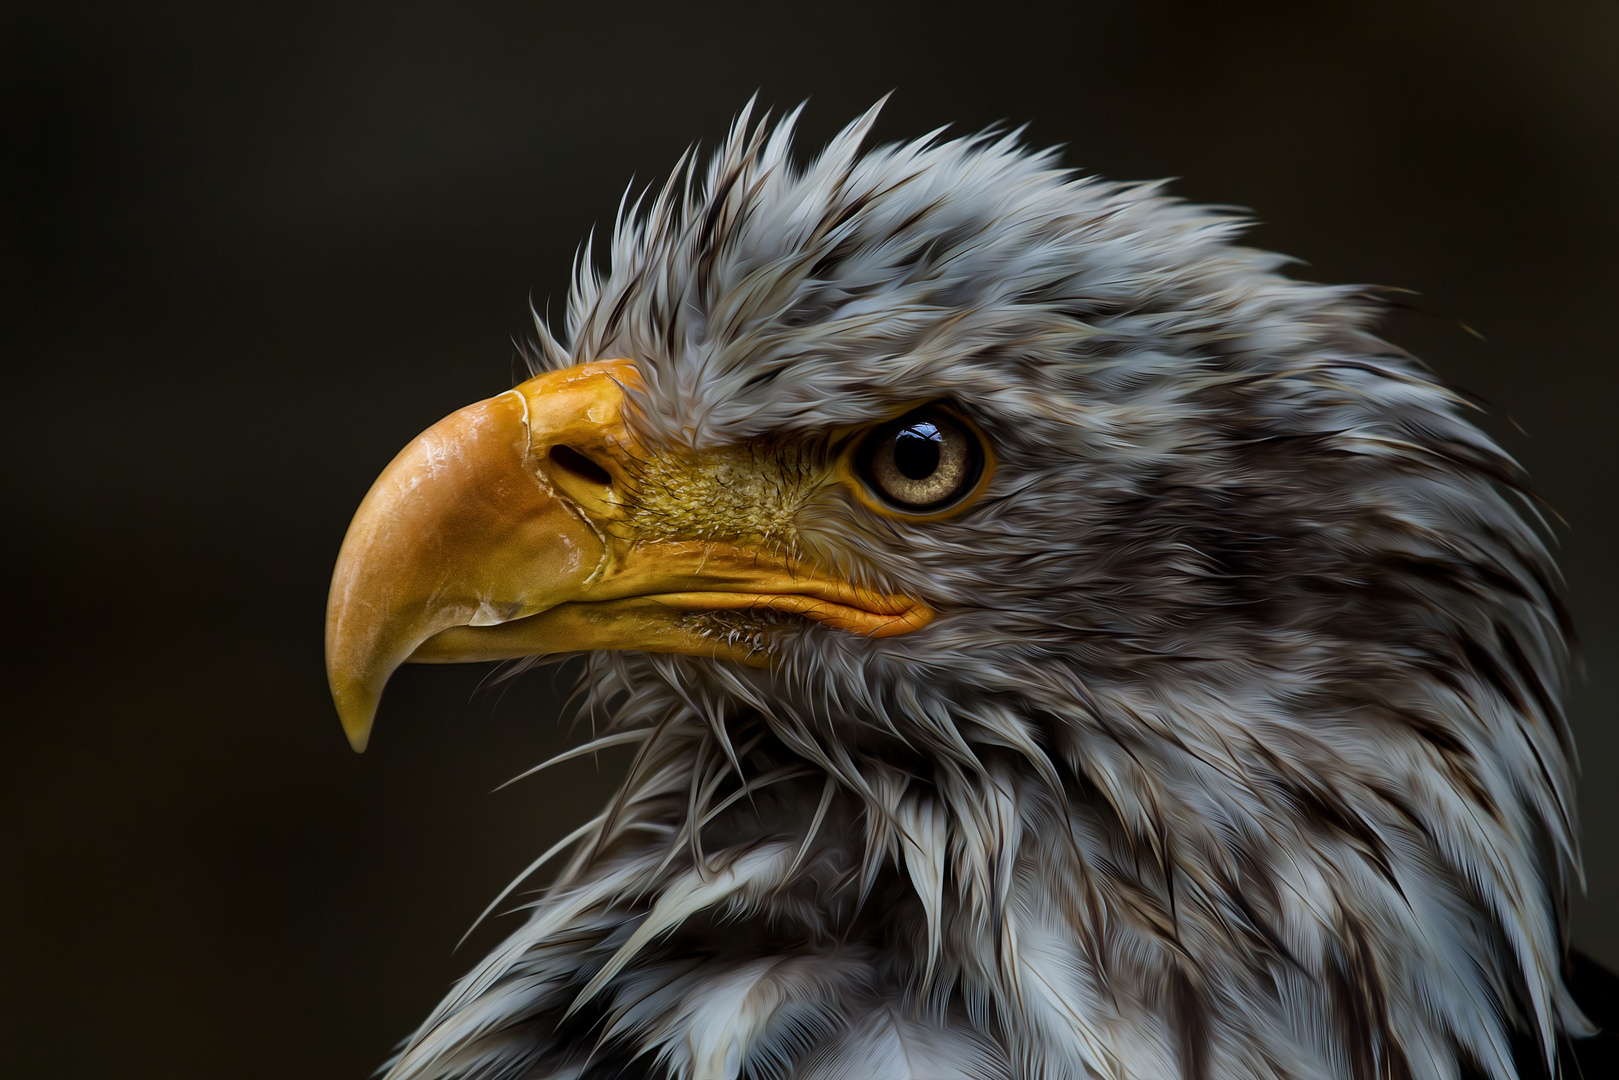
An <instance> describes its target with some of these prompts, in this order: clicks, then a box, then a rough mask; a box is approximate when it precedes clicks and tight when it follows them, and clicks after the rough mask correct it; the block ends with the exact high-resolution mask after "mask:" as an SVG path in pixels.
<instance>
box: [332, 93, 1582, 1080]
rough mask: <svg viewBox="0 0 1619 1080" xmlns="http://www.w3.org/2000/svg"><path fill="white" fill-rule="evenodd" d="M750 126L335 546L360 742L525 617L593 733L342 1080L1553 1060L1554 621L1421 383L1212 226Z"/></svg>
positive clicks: (1507, 479) (339, 687) (1413, 1073)
mask: <svg viewBox="0 0 1619 1080" xmlns="http://www.w3.org/2000/svg"><path fill="white" fill-rule="evenodd" d="M796 115H797V114H796V113H795V114H793V115H791V116H789V117H787V118H786V119H785V120H784V121H782V122H780V123H778V124H774V125H772V124H770V123H768V122H766V121H760V122H758V123H754V122H753V121H752V120H751V119H750V116H749V113H748V112H746V111H745V112H744V113H743V114H742V116H741V118H740V119H739V120H738V121H737V122H736V124H735V125H734V127H733V128H732V130H731V132H730V134H729V136H728V137H727V139H726V140H725V142H724V143H723V145H722V146H721V147H720V148H719V149H718V150H717V151H716V153H715V154H714V156H713V158H712V160H711V161H710V162H709V163H708V164H707V166H706V168H703V167H701V166H700V165H699V164H698V163H697V162H696V159H695V157H694V156H693V155H691V154H688V156H687V157H686V158H685V159H683V161H682V163H681V164H680V165H679V166H677V168H676V170H675V171H674V174H673V175H672V176H671V177H670V179H669V180H668V182H667V183H666V184H664V185H663V186H662V187H661V189H659V190H657V191H656V192H649V193H648V194H647V196H645V197H643V198H642V199H641V200H639V201H636V202H634V203H633V204H630V205H628V206H626V207H623V208H621V210H620V213H619V215H618V219H617V222H616V225H615V228H614V230H613V233H612V237H611V243H610V251H609V252H608V253H607V254H608V259H607V263H608V269H606V270H605V272H598V271H597V269H595V267H596V259H595V257H594V255H593V253H592V252H591V250H590V248H589V246H588V245H587V246H586V247H585V249H584V250H583V252H582V254H581V257H580V259H579V260H578V263H577V266H576V271H575V275H574V280H573V284H572V290H571V295H570V298H569V302H568V307H567V320H566V330H565V333H563V334H562V335H560V337H554V336H552V334H551V333H550V332H549V331H548V330H547V329H546V328H545V326H544V325H543V323H541V324H540V326H539V331H538V332H539V338H538V342H537V344H536V345H535V347H534V350H533V358H532V367H533V377H532V378H530V379H529V380H528V381H526V382H524V383H522V384H521V385H519V386H517V387H515V388H514V389H512V390H509V391H507V392H506V393H503V394H500V395H499V396H497V397H493V398H490V399H489V400H487V401H483V402H480V403H478V404H476V405H473V406H471V407H469V408H466V409H463V410H461V411H460V412H457V413H455V414H453V415H451V416H449V417H448V418H446V419H445V420H443V421H441V422H440V423H438V424H437V425H435V426H433V427H432V428H430V429H428V430H427V431H426V432H425V433H423V434H422V435H421V436H420V437H419V438H418V439H417V440H416V441H414V442H413V443H411V444H410V445H409V446H408V447H406V448H405V449H404V450H403V451H402V452H401V453H400V454H399V456H398V457H397V458H395V459H394V461H393V463H392V464H390V465H389V466H388V467H387V469H386V471H385V472H383V474H382V475H381V477H380V478H379V479H378V480H377V481H376V484H375V486H374V487H373V488H372V489H371V491H370V493H369V494H368V495H367V496H366V498H365V501H364V502H363V504H362V505H361V507H360V509H359V511H358V513H357V515H356V517H355V519H354V522H353V525H352V526H351V528H350V530H349V532H348V535H347V538H346V539H345V541H344V544H343V548H342V551H341V554H340V556H339V560H338V564H337V568H336V572H335V576H334V580H333V585H332V591H331V599H330V604H329V609H328V621H327V661H328V667H329V673H330V679H331V686H332V691H333V695H334V698H335V701H336V704H337V707H338V711H339V713H340V714H341V717H342V720H343V723H344V725H345V727H346V729H347V732H348V735H349V737H350V739H351V740H352V742H353V744H354V747H355V749H357V750H358V749H363V748H364V746H365V743H366V740H367V738H368V737H369V732H370V730H371V725H372V720H373V717H374V714H375V712H376V706H377V702H378V699H379V696H380V694H381V691H382V687H383V685H384V683H385V682H386V681H387V679H388V677H389V675H390V673H391V672H392V671H393V670H394V669H395V668H396V667H397V666H398V665H399V664H401V663H403V662H407V661H414V662H424V663H444V662H458V661H487V660H519V661H530V660H531V659H532V658H537V657H558V656H563V655H569V654H572V655H579V654H583V656H584V674H583V683H582V691H583V692H582V699H583V701H584V703H585V704H584V707H585V708H587V709H588V710H590V711H591V713H592V715H594V716H595V717H597V718H598V719H599V721H600V722H601V723H602V725H603V727H602V731H603V732H604V733H603V734H602V735H601V736H600V737H598V738H596V739H594V741H592V742H590V743H588V744H586V746H584V747H581V748H579V749H577V750H574V751H571V752H570V755H568V756H572V755H576V754H578V753H582V752H586V751H588V750H591V749H594V748H601V747H607V746H615V745H633V746H634V747H635V749H634V758H633V763H632V764H631V765H630V767H629V770H628V775H627V777H626V778H625V780H624V783H623V786H622V788H621V789H620V790H619V791H618V793H617V794H616V795H615V796H614V797H613V798H612V800H611V801H610V802H609V803H608V805H607V806H606V807H605V808H603V809H602V810H601V812H600V813H599V814H597V815H595V816H594V817H592V818H591V819H590V820H589V821H588V822H586V823H585V824H584V825H583V826H581V827H580V828H578V829H577V830H576V831H574V832H573V833H572V834H571V835H569V836H568V837H567V838H565V840H564V841H563V843H561V844H559V845H558V846H557V847H556V848H554V849H552V850H551V851H548V852H546V853H545V854H544V856H542V858H541V859H540V860H539V861H537V862H536V863H535V864H534V866H532V867H530V870H529V873H534V872H536V871H537V870H538V869H539V868H540V867H541V866H542V865H543V864H545V863H546V862H547V861H549V860H551V859H552V858H554V857H560V856H561V855H562V854H563V853H566V852H569V851H570V850H571V854H569V855H568V857H567V858H566V859H565V860H564V861H563V863H562V865H561V867H560V870H559V871H558V872H557V877H556V879H555V881H554V883H553V884H552V885H551V886H550V887H549V889H548V890H547V891H546V892H545V893H544V894H543V896H542V897H541V899H539V900H537V901H535V902H533V903H532V904H529V905H528V906H527V912H528V913H527V921H526V922H525V923H524V924H523V925H522V926H521V928H519V929H518V930H516V931H515V932H514V933H512V934H511V935H510V936H509V937H508V938H507V939H506V940H505V942H504V943H503V944H501V945H500V946H499V947H498V948H497V949H495V951H494V952H492V953H491V954H490V955H489V956H488V957H487V958H486V959H484V960H483V961H482V962H481V963H480V964H478V966H477V967H476V968H475V969H474V970H473V971H472V972H471V973H470V974H469V975H467V976H466V978H465V979H464V980H463V981H462V982H461V983H460V984H459V985H457V986H456V987H455V988H454V989H453V990H452V991H451V992H450V993H449V995H448V996H447V997H446V998H445V999H444V1000H443V1002H442V1003H441V1004H440V1005H439V1006H438V1008H437V1009H436V1010H435V1011H434V1012H433V1013H432V1015H431V1016H430V1017H428V1019H427V1020H426V1021H425V1022H424V1023H423V1024H422V1026H421V1028H420V1029H419V1030H417V1031H416V1033H415V1034H414V1035H413V1036H411V1038H410V1039H409V1040H408V1041H407V1042H406V1043H405V1044H404V1046H403V1049H402V1050H401V1052H400V1053H399V1054H398V1056H397V1057H396V1058H395V1060H394V1061H393V1062H392V1063H391V1067H390V1071H389V1072H388V1076H389V1077H390V1078H393V1080H407V1078H409V1080H428V1078H450V1077H467V1078H487V1080H494V1078H513V1080H515V1078H518V1077H523V1078H536V1080H537V1078H541V1077H546V1078H557V1080H561V1078H585V1077H617V1076H648V1077H651V1076H657V1077H665V1076H667V1077H679V1078H685V1080H690V1078H720V1077H724V1078H736V1077H744V1076H745V1077H757V1078H786V1077H793V1078H804V1080H808V1078H834V1077H847V1078H863V1077H935V1078H943V1077H972V1078H975V1080H989V1078H1000V1077H1007V1078H1010V1077H1019V1078H1022V1077H1029V1078H1033V1077H1049V1078H1054V1080H1055V1078H1075V1080H1078V1078H1107V1080H1126V1078H1133V1080H1153V1078H1170V1077H1178V1078H1186V1080H1204V1078H1207V1080H1214V1078H1257V1080H1327V1078H1355V1080H1381V1078H1405V1080H1450V1078H1454V1077H1458V1076H1463V1075H1476V1076H1480V1077H1485V1078H1489V1080H1510V1078H1512V1077H1516V1076H1518V1075H1519V1068H1520V1067H1521V1068H1523V1069H1524V1070H1525V1072H1524V1075H1537V1074H1539V1073H1540V1072H1541V1071H1542V1070H1549V1069H1552V1068H1554V1067H1555V1061H1556V1047H1557V1043H1558V1040H1559V1039H1560V1038H1562V1037H1564V1036H1568V1035H1582V1034H1586V1033H1587V1032H1588V1030H1589V1025H1588V1022H1587V1021H1586V1020H1585V1019H1584V1017H1583V1016H1582V1015H1581V1012H1580V1010H1579V1008H1578V1007H1577V1006H1576V1004H1575V1003H1574V1001H1573V1000H1572V998H1571V996H1570V994H1569V992H1568V990H1567V989H1566V987H1565V983H1564V978H1563V974H1562V964H1563V962H1564V957H1565V948H1566V946H1565V929H1564V924H1565V921H1566V919H1565V910H1566V900H1567V895H1568V892H1569V889H1570V885H1571V882H1573V881H1574V880H1575V879H1577V877H1578V874H1579V855H1578V851H1577V848H1576V828H1575V822H1574V816H1573V793H1572V788H1571V779H1570V774H1571V761H1572V756H1573V748H1572V746H1571V742H1570V736H1569V732H1568V729H1567V727H1566V725H1565V721H1564V716H1563V711H1562V706H1561V701H1560V698H1561V693H1562V681H1563V672H1564V667H1565V653H1566V648H1565V637H1566V628H1565V626H1564V623H1563V616H1562V614H1561V609H1560V608H1559V606H1558V601H1557V599H1556V597H1555V595H1554V586H1553V574H1554V569H1553V566H1552V563H1551V560H1550V558H1549V556H1548V554H1547V551H1546V548H1545V546H1544V544H1543V542H1542V539H1541V535H1540V530H1539V528H1538V526H1537V524H1536V522H1535V514H1534V511H1533V509H1532V506H1531V504H1530V502H1529V501H1528V500H1527V498H1526V497H1525V496H1524V494H1523V489H1522V487H1521V484H1520V478H1519V474H1518V470H1517V468H1516V467H1515V465H1514V464H1513V462H1512V461H1511V460H1510V459H1509V458H1508V457H1507V456H1506V455H1505V454H1504V453H1503V452H1502V451H1501V450H1500V449H1499V448H1498V447H1497V446H1496V445H1495V444H1494V443H1492V442H1491V440H1490V439H1489V438H1487V437H1486V436H1485V435H1484V434H1482V433H1481V432H1480V431H1479V429H1478V428H1476V427H1474V426H1473V425H1472V424H1471V423H1470V422H1469V421H1468V420H1467V419H1466V418H1465V415H1464V414H1465V412H1466V406H1465V403H1464V401H1463V399H1461V398H1460V397H1459V396H1458V395H1457V394H1456V393H1454V392H1452V391H1450V390H1448V389H1446V388H1445V387H1443V386H1442V385H1440V384H1439V383H1438V382H1437V381H1436V380H1435V379H1434V378H1433V377H1431V376H1430V375H1428V374H1427V373H1425V372H1424V370H1423V369H1422V368H1421V367H1420V366H1419V365H1418V364H1417V363H1416V362H1415V361H1414V360H1412V359H1411V358H1410V357H1408V356H1406V355H1404V354H1403V353H1401V352H1399V351H1398V350H1396V349H1394V348H1393V347H1391V346H1390V345H1388V344H1387V343H1385V342H1384V341H1382V340H1381V339H1380V338H1379V337H1378V336H1376V332H1375V327H1374V324H1375V323H1376V321H1377V319H1378V317H1379V315H1380V309H1381V306H1382V304H1381V302H1380V300H1379V294H1378V293H1376V292H1375V291H1373V290H1369V289H1367V288H1364V287H1346V286H1327V285H1319V284H1311V283H1307V282H1303V281H1299V280H1294V279H1292V278H1289V277H1286V276H1284V275H1283V273H1282V269H1283V267H1284V265H1285V263H1286V262H1287V260H1285V259H1283V258H1282V257H1280V256H1277V255H1274V254H1270V253H1267V252H1264V251H1258V250H1254V249H1252V248H1247V247H1242V246H1239V245H1238V244H1237V243H1236V240H1237V237H1238V235H1239V233H1240V232H1241V230H1242V228H1243V222H1242V221H1240V220H1238V219H1236V218H1234V217H1232V216H1231V215H1230V214H1228V213H1225V212H1221V211H1217V210H1214V209H1211V208H1209V207H1203V206H1196V205H1190V204H1187V203H1185V202H1181V201H1177V200H1175V199H1172V198H1169V197H1167V196H1166V195H1164V194H1163V193H1162V190H1161V186H1160V185H1158V184H1150V183H1147V184H1141V183H1137V184H1123V183H1111V182H1104V181H1102V180H1099V179H1095V178H1089V177H1083V176H1078V175H1076V174H1074V173H1072V172H1069V171H1065V170H1063V169H1061V168H1059V167H1058V166H1057V164H1056V160H1055V156H1054V153H1053V152H1049V151H1048V152H1035V151H1031V150H1029V149H1027V148H1026V147H1025V146H1024V145H1023V144H1022V143H1021V140H1020V137H1019V135H1018V134H1017V133H1011V134H1007V133H1003V132H990V133H986V134H981V135H978V136H974V137H966V138H955V139H945V138H943V137H942V136H940V135H938V134H937V133H936V134H935V135H933V136H930V137H927V138H923V139H920V140H917V141H914V142H910V143H907V144H902V145H890V146H884V147H880V148H877V149H871V150H864V149H863V144H864V142H865V139H866V136H867V134H868V131H869V129H870V127H871V125H872V123H873V121H874V119H875V116H876V109H873V110H872V111H870V112H868V113H867V114H866V115H865V116H863V117H862V118H860V119H859V120H858V121H856V122H855V123H853V124H851V125H849V126H848V127H847V128H845V129H844V130H843V131H842V132H841V133H840V134H839V135H838V136H837V137H836V138H835V139H833V140H832V141H831V143H830V144H829V145H828V146H827V148H826V149H825V150H824V151H823V152H822V153H821V154H820V155H819V156H818V157H815V158H814V159H813V161H811V162H809V163H808V164H796V163H795V162H794V161H793V159H792V157H791V153H790V149H791V148H790V143H791V136H792V131H793V126H794V120H795V119H796ZM570 845H571V847H570ZM508 891H509V890H508ZM1514 1039H1518V1040H1519V1041H1520V1042H1521V1043H1525V1044H1526V1045H1527V1047H1528V1050H1527V1053H1523V1054H1522V1055H1521V1056H1522V1057H1523V1058H1524V1060H1525V1061H1527V1062H1528V1064H1525V1065H1519V1064H1515V1063H1514V1056H1513V1054H1514V1051H1513V1044H1514Z"/></svg>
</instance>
